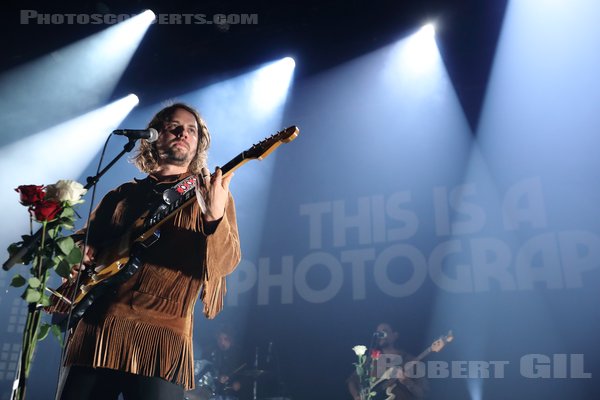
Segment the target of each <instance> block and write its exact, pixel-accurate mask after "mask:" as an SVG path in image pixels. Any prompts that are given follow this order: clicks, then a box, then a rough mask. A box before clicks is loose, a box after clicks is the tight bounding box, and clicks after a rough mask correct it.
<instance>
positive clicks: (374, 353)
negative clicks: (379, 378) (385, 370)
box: [371, 349, 381, 360]
mask: <svg viewBox="0 0 600 400" xmlns="http://www.w3.org/2000/svg"><path fill="white" fill-rule="evenodd" d="M379 356H381V350H378V349H373V350H371V358H372V359H373V360H378V359H379Z"/></svg>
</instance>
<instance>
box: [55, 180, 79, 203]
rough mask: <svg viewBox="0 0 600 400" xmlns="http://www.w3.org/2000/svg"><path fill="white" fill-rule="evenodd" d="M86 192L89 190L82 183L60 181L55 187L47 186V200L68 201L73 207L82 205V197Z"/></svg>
mask: <svg viewBox="0 0 600 400" xmlns="http://www.w3.org/2000/svg"><path fill="white" fill-rule="evenodd" d="M86 192H87V189H84V187H83V185H82V184H81V183H79V182H76V181H71V180H60V181H58V182H56V183H55V184H54V185H48V186H46V198H47V199H50V200H57V201H61V202H62V201H66V202H68V203H69V204H71V205H73V204H78V203H81V202H82V200H81V196H83V195H84V194H85V193H86Z"/></svg>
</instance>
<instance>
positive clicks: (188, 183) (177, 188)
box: [162, 175, 198, 205]
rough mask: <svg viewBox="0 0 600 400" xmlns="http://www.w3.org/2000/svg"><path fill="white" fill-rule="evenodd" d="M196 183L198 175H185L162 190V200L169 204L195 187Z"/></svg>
mask: <svg viewBox="0 0 600 400" xmlns="http://www.w3.org/2000/svg"><path fill="white" fill-rule="evenodd" d="M197 184H198V177H197V176H196V175H190V176H187V177H185V178H183V179H182V180H181V181H180V182H177V183H176V184H175V185H173V187H171V188H169V189H166V190H165V191H164V192H163V196H162V197H163V201H164V202H165V203H166V204H167V205H171V204H173V203H174V202H175V201H176V200H177V199H179V198H180V197H181V196H183V195H184V194H186V193H187V192H189V191H190V190H192V189H193V188H195V187H196V185H197Z"/></svg>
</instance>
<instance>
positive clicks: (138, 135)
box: [112, 128, 158, 143]
mask: <svg viewBox="0 0 600 400" xmlns="http://www.w3.org/2000/svg"><path fill="white" fill-rule="evenodd" d="M112 133H113V134H114V135H121V136H127V137H128V138H129V139H130V140H136V139H146V140H147V141H148V143H152V142H156V140H157V139H158V131H157V130H156V129H154V128H148V129H116V130H114V131H113V132H112Z"/></svg>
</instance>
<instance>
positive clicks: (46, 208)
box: [33, 200, 62, 222]
mask: <svg viewBox="0 0 600 400" xmlns="http://www.w3.org/2000/svg"><path fill="white" fill-rule="evenodd" d="M61 209H62V207H61V205H60V203H59V202H58V201H55V200H42V201H38V202H37V203H35V204H34V205H33V214H34V215H35V219H36V220H38V221H40V222H44V221H52V220H53V219H54V218H56V216H57V215H58V213H59V212H60V211H61Z"/></svg>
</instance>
